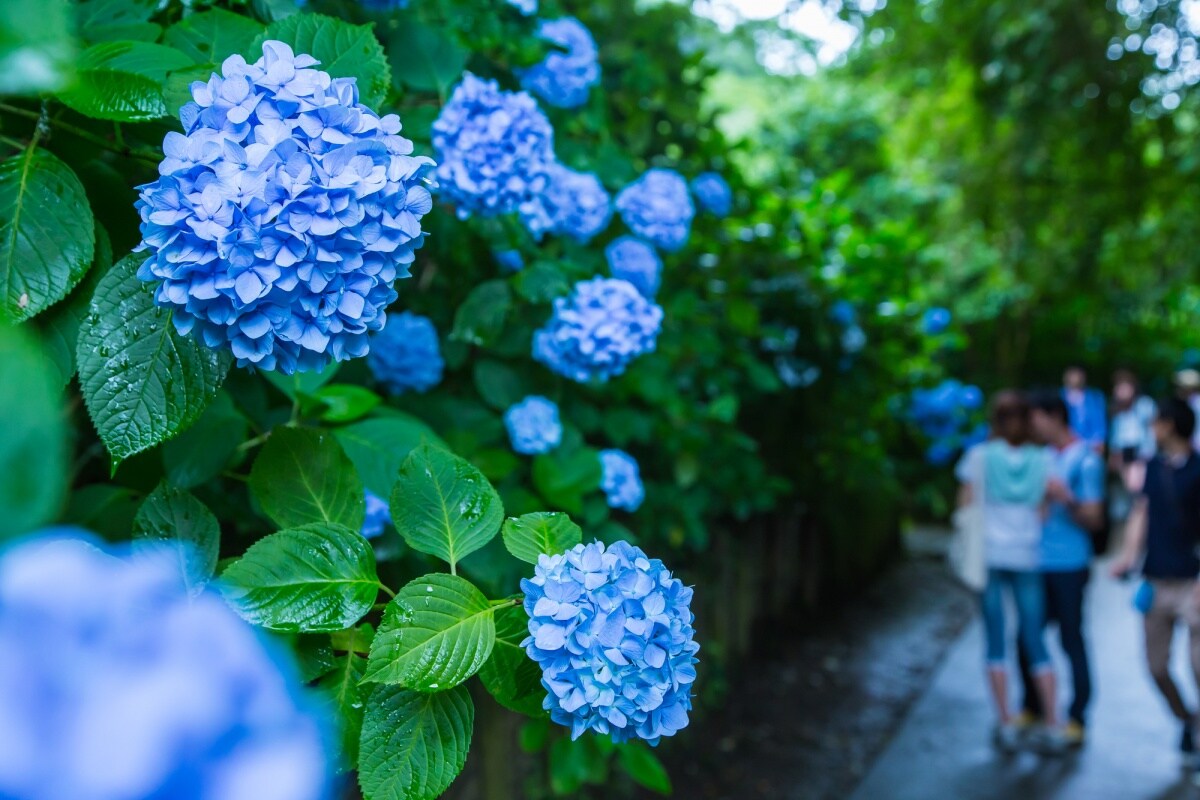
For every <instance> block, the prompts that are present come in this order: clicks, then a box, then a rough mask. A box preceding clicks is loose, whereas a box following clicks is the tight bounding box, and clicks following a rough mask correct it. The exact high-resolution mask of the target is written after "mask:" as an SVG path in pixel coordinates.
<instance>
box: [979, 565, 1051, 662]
mask: <svg viewBox="0 0 1200 800" xmlns="http://www.w3.org/2000/svg"><path fill="white" fill-rule="evenodd" d="M1005 591H1008V592H1009V593H1011V594H1012V596H1013V600H1014V601H1015V602H1016V606H1017V636H1018V640H1019V641H1020V643H1021V645H1022V646H1023V647H1024V648H1025V649H1026V650H1027V651H1028V653H1029V656H1030V662H1031V665H1032V667H1033V669H1034V670H1039V669H1045V668H1046V667H1048V666H1049V665H1050V654H1049V652H1047V650H1046V643H1045V641H1043V639H1042V626H1043V625H1044V624H1045V617H1046V587H1045V585H1044V584H1043V582H1042V574H1041V573H1040V572H1034V571H1024V570H1012V569H996V568H994V567H992V568H989V569H988V580H987V586H985V587H984V590H983V598H982V606H983V628H984V632H985V633H986V638H987V663H988V666H989V667H995V666H1002V665H1003V664H1004V651H1005V640H1006V639H1007V638H1008V631H1007V630H1006V629H1005V625H1004V594H1005Z"/></svg>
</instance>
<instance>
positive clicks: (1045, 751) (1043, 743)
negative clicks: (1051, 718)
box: [1029, 727, 1069, 756]
mask: <svg viewBox="0 0 1200 800" xmlns="http://www.w3.org/2000/svg"><path fill="white" fill-rule="evenodd" d="M1029 745H1030V747H1032V748H1033V750H1034V751H1036V752H1038V753H1041V754H1042V755H1044V756H1060V755H1062V754H1063V753H1065V752H1066V751H1067V747H1068V746H1069V743H1068V740H1067V736H1066V733H1065V732H1064V729H1062V728H1048V727H1041V728H1038V729H1037V730H1036V731H1034V732H1033V733H1032V734H1031V735H1030V737H1029Z"/></svg>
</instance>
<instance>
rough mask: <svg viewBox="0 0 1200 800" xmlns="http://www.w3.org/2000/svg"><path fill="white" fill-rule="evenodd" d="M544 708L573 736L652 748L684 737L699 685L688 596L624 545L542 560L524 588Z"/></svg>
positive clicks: (529, 643)
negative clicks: (638, 743)
mask: <svg viewBox="0 0 1200 800" xmlns="http://www.w3.org/2000/svg"><path fill="white" fill-rule="evenodd" d="M521 589H522V591H524V592H525V605H524V608H525V613H526V614H528V615H529V637H528V638H526V639H525V640H524V641H523V642H522V643H521V644H522V646H523V647H524V648H525V652H526V653H527V654H528V655H529V657H530V658H531V659H533V660H534V661H536V662H537V663H538V665H539V666H540V667H541V668H542V686H543V687H545V689H546V699H545V701H544V702H543V707H544V708H545V709H546V710H547V711H549V712H550V718H551V719H552V720H554V721H555V722H556V723H558V724H559V725H564V726H566V727H569V728H570V729H571V738H572V739H576V738H578V737H579V736H581V735H582V734H583V733H584V732H585V731H589V730H591V731H595V732H596V733H599V734H608V735H610V736H611V737H612V739H613V741H614V742H625V741H629V740H630V739H634V738H638V739H644V740H645V741H647V742H649V743H650V744H652V745H653V744H658V741H659V739H660V738H662V737H663V736H671V735H673V734H675V733H676V732H678V731H680V730H681V729H683V728H685V727H687V724H688V711H689V710H690V709H691V707H692V699H691V689H692V684H693V683H694V682H695V680H696V660H697V659H696V653H698V652H699V650H700V645H699V644H698V643H697V642H696V641H695V640H694V638H693V637H694V631H693V629H692V623H693V620H694V616H693V614H692V612H691V608H690V605H691V602H692V590H691V588H690V587H688V586H684V585H683V582H682V581H680V580H679V579H678V578H673V577H672V576H671V573H670V572H669V571H668V570H667V568H666V567H664V566H663V563H662V562H661V561H659V560H658V559H657V558H653V559H652V558H648V557H647V556H646V554H645V553H643V552H642V551H641V550H640V549H639V548H637V547H635V546H633V545H631V544H629V543H628V542H616V543H614V544H612V545H610V546H609V547H608V548H605V546H604V545H603V544H601V543H600V542H593V543H592V544H586V545H585V544H578V545H576V546H575V547H574V548H572V549H571V550H568V551H567V552H566V553H563V554H561V555H553V556H548V555H543V556H541V557H540V558H539V559H538V563H537V565H536V566H535V567H534V573H533V577H532V578H527V579H525V580H522V581H521Z"/></svg>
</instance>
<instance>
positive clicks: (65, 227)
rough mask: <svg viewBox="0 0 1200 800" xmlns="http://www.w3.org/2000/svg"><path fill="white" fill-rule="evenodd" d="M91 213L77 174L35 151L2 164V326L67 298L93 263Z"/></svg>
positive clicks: (20, 319) (0, 265)
mask: <svg viewBox="0 0 1200 800" xmlns="http://www.w3.org/2000/svg"><path fill="white" fill-rule="evenodd" d="M95 241H96V232H95V223H94V221H93V219H92V209H91V206H89V205H88V200H87V195H86V194H84V191H83V184H81V183H80V182H79V178H77V177H75V173H74V172H72V171H71V168H70V167H68V166H67V165H66V164H64V163H63V162H61V161H59V160H58V159H57V158H56V157H55V156H53V155H51V154H50V153H49V152H48V151H46V150H41V149H38V148H35V147H30V148H27V149H26V150H25V152H24V153H21V154H19V155H15V156H12V157H11V158H6V159H4V160H3V161H0V324H3V323H12V322H21V321H22V320H26V319H29V318H30V317H32V316H33V315H34V314H37V313H38V312H39V311H42V310H44V309H46V308H49V307H50V306H51V305H53V304H54V303H57V302H58V301H59V300H61V299H63V298H64V297H66V296H67V292H69V291H71V287H73V286H74V285H75V284H77V283H79V281H80V280H81V279H82V278H83V275H84V273H86V272H87V268H88V266H89V265H90V264H91V263H92V255H93V252H94V246H95Z"/></svg>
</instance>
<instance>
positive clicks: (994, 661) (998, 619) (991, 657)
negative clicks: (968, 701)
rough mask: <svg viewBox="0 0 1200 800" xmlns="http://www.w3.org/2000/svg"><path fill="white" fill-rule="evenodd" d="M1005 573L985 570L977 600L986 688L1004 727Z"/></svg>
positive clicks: (1006, 715) (1005, 717) (1006, 722)
mask: <svg viewBox="0 0 1200 800" xmlns="http://www.w3.org/2000/svg"><path fill="white" fill-rule="evenodd" d="M1009 575H1011V573H1008V572H1006V571H1002V570H998V569H989V570H988V579H987V585H986V586H984V589H983V595H982V597H981V598H980V608H981V609H982V611H983V629H984V634H985V639H986V643H987V653H986V659H987V676H988V687H989V688H990V689H991V692H992V702H993V703H994V704H995V707H996V713H997V715H998V716H999V718H1000V724H1001V725H1007V724H1008V722H1009V718H1010V715H1009V713H1008V681H1007V675H1006V674H1005V669H1004V638H1005V630H1004V587H1005V585H1007V584H1009V583H1010V580H1009V577H1008V576H1009Z"/></svg>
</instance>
